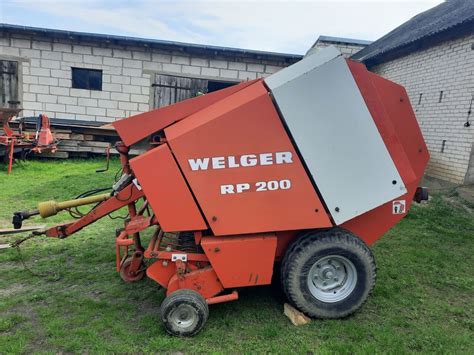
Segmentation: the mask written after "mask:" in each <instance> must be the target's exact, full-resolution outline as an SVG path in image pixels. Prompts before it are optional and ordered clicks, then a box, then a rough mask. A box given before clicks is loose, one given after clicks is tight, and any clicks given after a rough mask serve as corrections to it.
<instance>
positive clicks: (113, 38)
mask: <svg viewBox="0 0 474 355" xmlns="http://www.w3.org/2000/svg"><path fill="white" fill-rule="evenodd" d="M1 30H4V31H9V32H15V31H16V32H24V33H25V32H29V33H30V34H33V35H35V34H43V35H46V36H47V35H50V36H54V35H56V36H62V37H69V38H71V37H73V38H74V37H81V38H83V39H89V40H92V41H97V40H105V41H110V42H123V43H126V44H130V45H133V44H135V45H143V46H162V47H170V48H172V47H174V48H182V49H186V50H188V51H193V50H195V51H201V52H202V51H205V52H220V53H222V54H240V55H247V56H253V57H260V58H272V59H274V60H275V59H276V60H278V59H284V60H291V61H296V60H300V59H301V58H303V55H300V54H290V53H278V52H267V51H259V50H252V49H242V48H233V47H220V46H212V45H203V44H195V43H185V42H175V41H167V40H158V39H148V38H140V37H128V36H119V35H107V34H100V33H90V32H77V31H67V30H57V29H50V28H40V27H29V26H22V25H13V24H7V23H0V31H1Z"/></svg>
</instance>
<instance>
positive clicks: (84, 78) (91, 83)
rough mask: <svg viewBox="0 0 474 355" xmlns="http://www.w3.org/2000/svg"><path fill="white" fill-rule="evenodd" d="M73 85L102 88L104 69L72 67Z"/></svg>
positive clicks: (92, 88)
mask: <svg viewBox="0 0 474 355" xmlns="http://www.w3.org/2000/svg"><path fill="white" fill-rule="evenodd" d="M72 87H73V88H75V89H86V90H99V91H101V90H102V70H97V69H83V68H72Z"/></svg>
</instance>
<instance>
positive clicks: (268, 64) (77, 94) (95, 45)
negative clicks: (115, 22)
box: [0, 24, 302, 122]
mask: <svg viewBox="0 0 474 355" xmlns="http://www.w3.org/2000/svg"><path fill="white" fill-rule="evenodd" d="M301 57H302V56H300V55H292V54H281V53H271V52H262V51H250V50H242V49H236V48H225V47H214V46H202V45H193V44H183V43H176V42H168V41H157V40H146V39H139V38H130V37H121V36H107V35H97V34H90V33H80V32H68V31H59V30H48V29H38V28H30V27H22V26H15V25H4V24H3V25H0V70H1V79H2V80H1V85H0V101H1V102H0V106H10V107H17V106H18V107H21V108H23V112H22V115H23V116H25V117H28V116H36V115H38V114H40V113H45V114H46V115H48V116H49V117H50V118H62V119H71V120H82V121H99V122H111V121H114V120H117V119H120V118H123V117H128V116H131V115H134V114H138V113H141V112H146V111H149V110H151V109H154V108H157V107H161V106H165V105H169V104H173V103H175V102H177V101H180V100H183V99H186V98H189V97H193V96H195V95H197V94H199V93H201V92H202V93H206V92H212V91H215V90H218V89H221V88H224V87H226V86H230V85H233V84H236V83H238V82H240V81H244V80H252V79H255V78H258V77H264V76H266V75H269V74H272V73H274V72H276V71H277V70H279V69H281V68H283V67H286V66H288V65H290V64H292V63H294V62H296V61H298V60H300V59H301Z"/></svg>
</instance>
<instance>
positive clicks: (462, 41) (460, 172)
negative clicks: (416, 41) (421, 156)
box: [371, 35, 474, 183]
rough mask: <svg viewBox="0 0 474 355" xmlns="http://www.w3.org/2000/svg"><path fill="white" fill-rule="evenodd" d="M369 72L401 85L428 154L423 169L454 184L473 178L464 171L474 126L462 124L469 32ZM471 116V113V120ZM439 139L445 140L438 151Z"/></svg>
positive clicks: (471, 87)
mask: <svg viewBox="0 0 474 355" xmlns="http://www.w3.org/2000/svg"><path fill="white" fill-rule="evenodd" d="M371 70H372V71H374V72H375V73H377V74H379V75H382V76H384V77H386V78H387V79H390V80H392V81H394V82H396V83H399V84H401V85H403V86H404V87H405V88H406V90H407V92H408V95H409V97H410V101H411V104H412V106H413V109H414V110H415V113H416V117H417V119H418V123H419V124H420V127H421V130H422V131H423V135H424V137H425V140H426V143H427V145H428V149H429V151H430V155H431V158H430V162H429V165H428V170H427V173H428V174H429V175H430V176H434V177H437V178H440V179H443V180H448V181H452V182H455V183H472V182H474V171H473V170H474V168H473V167H471V169H469V170H470V171H471V172H472V173H470V174H468V173H467V172H468V167H469V158H470V156H471V152H472V151H473V149H474V148H473V142H474V125H473V126H471V127H464V123H465V122H466V120H467V117H468V111H469V105H470V102H471V100H472V98H473V95H474V35H469V36H465V37H462V38H459V39H456V40H452V41H448V42H444V43H443V44H440V45H437V46H435V47H431V48H428V49H425V50H422V51H418V52H415V53H412V54H409V55H407V56H405V57H401V58H398V59H395V60H393V61H390V62H387V63H383V64H381V65H379V66H376V67H374V68H371ZM440 91H443V98H442V100H441V102H439V97H440ZM420 95H421V100H420ZM473 109H474V107H473ZM473 116H474V112H473V113H471V116H470V120H471V122H472V121H473V120H474V117H473ZM443 140H445V141H446V142H445V147H444V152H443V153H441V149H442V144H443ZM473 154H474V152H473ZM471 164H474V159H472V162H471Z"/></svg>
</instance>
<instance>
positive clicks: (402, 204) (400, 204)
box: [392, 200, 407, 214]
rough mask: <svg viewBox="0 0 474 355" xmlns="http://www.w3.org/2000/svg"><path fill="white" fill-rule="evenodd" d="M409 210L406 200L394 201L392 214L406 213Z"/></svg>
mask: <svg viewBox="0 0 474 355" xmlns="http://www.w3.org/2000/svg"><path fill="white" fill-rule="evenodd" d="M406 210H407V204H406V201H405V200H395V201H393V202H392V214H404V213H405V212H406Z"/></svg>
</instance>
